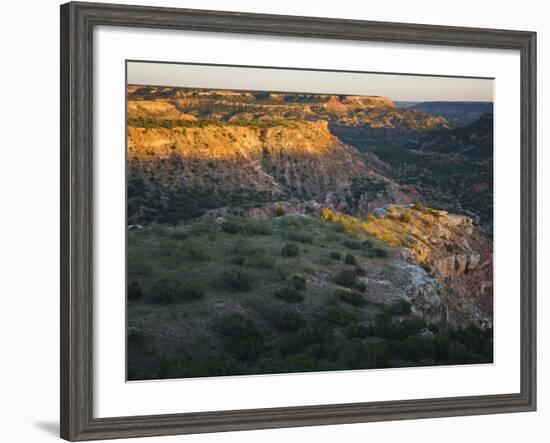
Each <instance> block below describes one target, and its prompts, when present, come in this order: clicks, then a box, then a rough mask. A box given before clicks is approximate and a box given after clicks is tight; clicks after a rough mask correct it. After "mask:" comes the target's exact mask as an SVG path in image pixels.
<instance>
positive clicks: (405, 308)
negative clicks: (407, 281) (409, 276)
mask: <svg viewBox="0 0 550 443" xmlns="http://www.w3.org/2000/svg"><path fill="white" fill-rule="evenodd" d="M387 312H388V313H389V314H392V315H407V314H410V313H411V304H410V302H408V301H407V300H405V299H402V298H401V299H399V300H397V301H396V302H394V303H393V304H392V305H391V306H390V307H389V308H388V309H387Z"/></svg>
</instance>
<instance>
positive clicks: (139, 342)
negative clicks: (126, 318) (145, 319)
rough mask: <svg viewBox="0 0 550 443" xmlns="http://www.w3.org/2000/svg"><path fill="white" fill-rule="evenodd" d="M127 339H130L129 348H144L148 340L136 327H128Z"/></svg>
mask: <svg viewBox="0 0 550 443" xmlns="http://www.w3.org/2000/svg"><path fill="white" fill-rule="evenodd" d="M126 337H127V339H128V346H132V347H134V348H142V347H143V346H144V345H145V341H146V340H147V335H146V334H145V332H143V331H142V330H141V329H140V328H138V327H136V326H128V328H127V332H126Z"/></svg>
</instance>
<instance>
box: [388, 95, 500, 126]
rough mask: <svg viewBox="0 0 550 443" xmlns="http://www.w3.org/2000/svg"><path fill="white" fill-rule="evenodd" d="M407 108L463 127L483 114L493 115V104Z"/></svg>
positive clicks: (431, 104) (444, 103) (447, 103)
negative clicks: (439, 116)
mask: <svg viewBox="0 0 550 443" xmlns="http://www.w3.org/2000/svg"><path fill="white" fill-rule="evenodd" d="M397 103H407V102H397ZM398 106H399V105H398ZM405 107H407V108H409V109H414V110H416V111H420V112H426V113H428V114H434V115H441V116H443V117H445V118H448V119H452V120H456V121H457V122H458V123H460V124H462V125H467V124H469V123H473V122H474V121H476V120H478V119H479V118H480V117H481V116H482V115H483V114H492V113H493V102H455V101H436V102H421V103H417V104H413V105H411V106H405Z"/></svg>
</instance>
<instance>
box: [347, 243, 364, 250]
mask: <svg viewBox="0 0 550 443" xmlns="http://www.w3.org/2000/svg"><path fill="white" fill-rule="evenodd" d="M344 246H347V247H348V248H350V249H353V250H354V251H358V250H360V249H362V247H363V245H362V243H361V242H358V241H355V240H345V241H344Z"/></svg>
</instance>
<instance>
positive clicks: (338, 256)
mask: <svg viewBox="0 0 550 443" xmlns="http://www.w3.org/2000/svg"><path fill="white" fill-rule="evenodd" d="M328 256H329V257H330V258H332V259H333V260H341V259H342V254H340V253H339V252H336V251H331V252H330V254H329V255H328Z"/></svg>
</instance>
